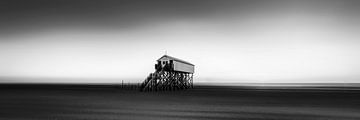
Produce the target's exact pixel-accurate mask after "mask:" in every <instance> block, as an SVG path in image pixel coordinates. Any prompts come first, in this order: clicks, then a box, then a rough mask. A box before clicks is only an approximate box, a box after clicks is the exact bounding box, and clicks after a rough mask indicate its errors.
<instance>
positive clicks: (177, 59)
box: [157, 55, 195, 66]
mask: <svg viewBox="0 0 360 120" xmlns="http://www.w3.org/2000/svg"><path fill="white" fill-rule="evenodd" d="M164 57H167V58H169V59H171V60H174V61H177V62H182V63H185V64H189V65H192V66H195V65H194V64H191V63H189V62H187V61H185V60H181V59H179V58H175V57H171V56H168V55H163V56H162V57H160V58H159V59H158V60H157V61H160V59H162V58H164Z"/></svg>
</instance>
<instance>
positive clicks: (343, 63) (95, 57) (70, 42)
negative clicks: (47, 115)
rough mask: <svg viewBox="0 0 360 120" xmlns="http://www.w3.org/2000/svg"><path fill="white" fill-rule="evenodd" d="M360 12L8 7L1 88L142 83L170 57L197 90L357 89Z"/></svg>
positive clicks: (332, 1)
mask: <svg viewBox="0 0 360 120" xmlns="http://www.w3.org/2000/svg"><path fill="white" fill-rule="evenodd" d="M359 14H360V2H357V1H356V0H354V1H348V0H342V1H340V0H308V1H306V0H301V1H300V0H299V1H296V0H284V1H281V0H276V1H272V0H264V1H257V0H251V1H240V0H236V1H230V0H229V1H228V0H226V1H223V0H217V1H213V0H196V1H193V0H181V1H179V0H164V1H145V0H144V1H138V0H135V1H134V0H131V1H130V0H128V1H118V0H113V1H109V0H98V1H95V0H65V1H62V0H52V1H48V0H32V1H28V0H23V1H21V0H12V1H6V0H3V1H0V15H1V16H0V58H1V59H0V66H1V67H0V77H1V78H2V79H0V82H79V83H82V82H120V81H119V79H124V80H127V81H129V82H140V81H142V80H143V79H145V77H146V76H147V75H148V74H149V73H150V72H153V71H154V64H155V60H156V59H157V58H159V57H161V56H162V55H163V54H164V51H165V50H167V51H168V54H169V55H171V56H174V57H178V58H181V59H184V60H187V61H189V62H192V63H193V64H195V65H196V66H195V72H196V73H195V82H360V80H359V78H360V63H359V62H358V61H360V40H359V38H360V23H359V21H360V15H359ZM65 78H66V79H65Z"/></svg>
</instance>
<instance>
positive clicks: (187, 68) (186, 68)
mask: <svg viewBox="0 0 360 120" xmlns="http://www.w3.org/2000/svg"><path fill="white" fill-rule="evenodd" d="M159 61H160V62H161V65H162V67H164V66H165V64H164V63H163V62H164V61H165V62H168V63H170V59H169V58H167V57H163V58H161V59H159ZM173 64H174V70H175V71H180V72H189V73H194V66H193V65H189V64H185V63H182V62H178V61H173Z"/></svg>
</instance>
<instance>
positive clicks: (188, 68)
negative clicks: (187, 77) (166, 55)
mask: <svg viewBox="0 0 360 120" xmlns="http://www.w3.org/2000/svg"><path fill="white" fill-rule="evenodd" d="M173 64H174V70H175V71H181V72H189V73H194V66H192V65H189V64H185V63H182V62H178V61H174V63H173Z"/></svg>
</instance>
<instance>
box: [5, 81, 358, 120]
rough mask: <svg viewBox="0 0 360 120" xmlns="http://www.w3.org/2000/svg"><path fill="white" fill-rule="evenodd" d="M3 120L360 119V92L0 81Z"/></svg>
mask: <svg viewBox="0 0 360 120" xmlns="http://www.w3.org/2000/svg"><path fill="white" fill-rule="evenodd" d="M0 86H1V87H0V119H1V120H159V119H160V120H169V119H176V120H191V119H192V120H220V119H221V120H239V119H240V120H358V119H360V99H359V98H360V91H358V90H333V89H316V88H311V89H283V88H281V87H278V88H276V87H272V88H271V89H269V88H264V89H255V88H252V87H226V86H195V88H194V89H191V90H185V91H161V92H139V91H137V90H135V89H134V88H130V87H126V88H121V87H119V86H107V85H103V86H89V85H22V86H21V85H0Z"/></svg>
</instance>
